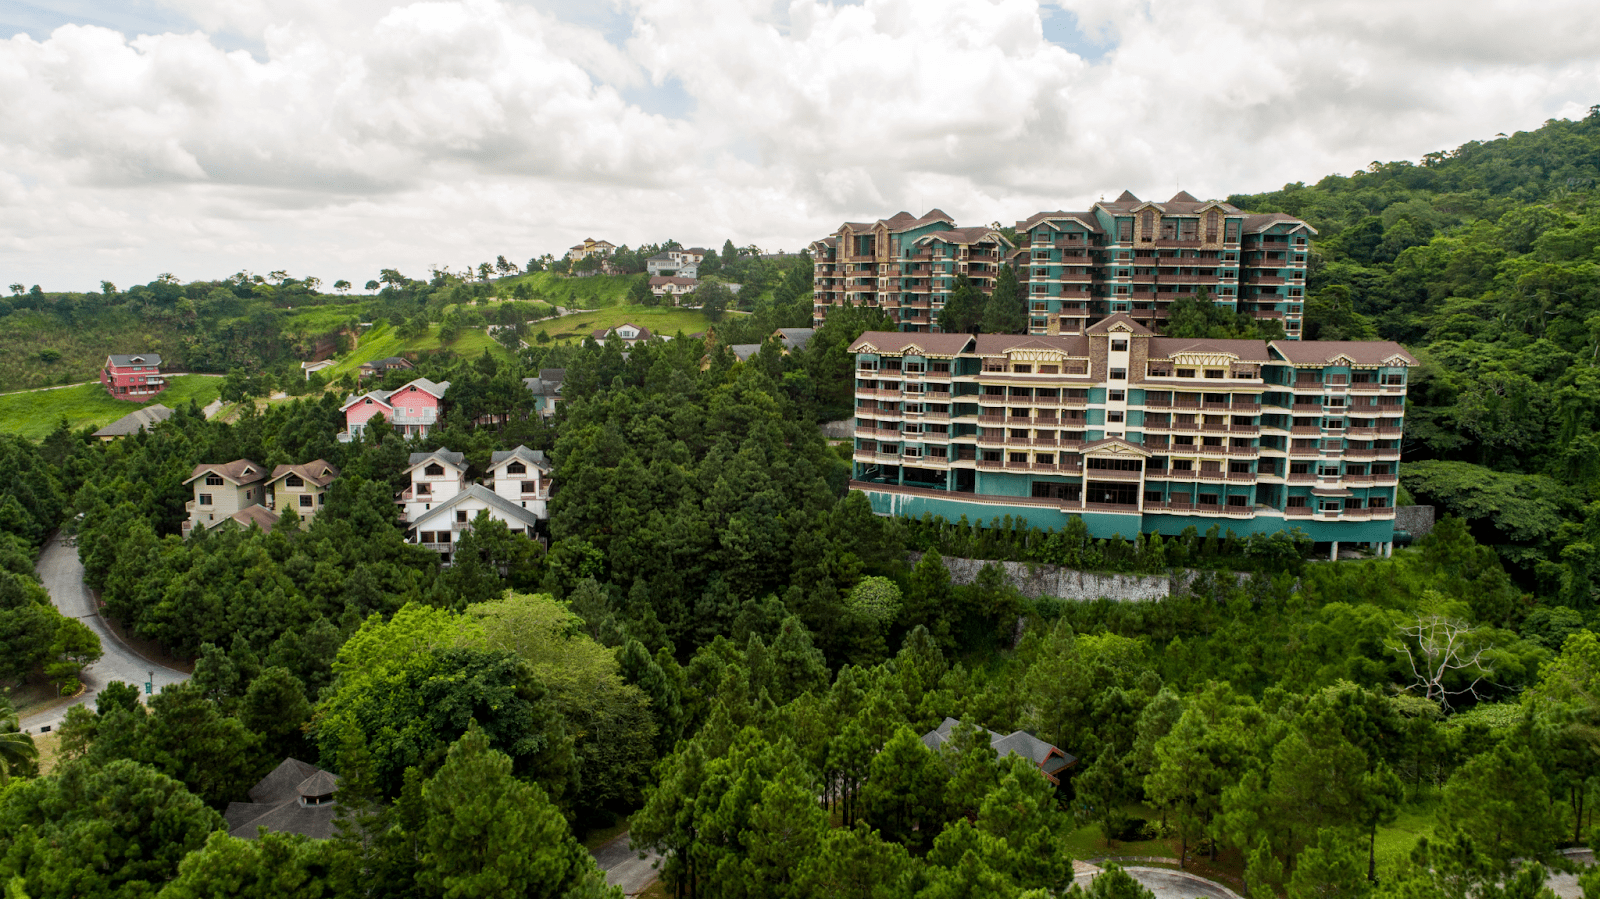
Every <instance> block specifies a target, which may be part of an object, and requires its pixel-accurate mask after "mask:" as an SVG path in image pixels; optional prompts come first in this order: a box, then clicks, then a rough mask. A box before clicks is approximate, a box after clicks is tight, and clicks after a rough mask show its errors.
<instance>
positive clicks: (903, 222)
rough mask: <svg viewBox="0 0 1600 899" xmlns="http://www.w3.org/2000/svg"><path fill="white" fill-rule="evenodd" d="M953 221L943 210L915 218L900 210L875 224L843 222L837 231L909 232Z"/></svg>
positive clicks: (932, 210) (934, 210) (953, 222)
mask: <svg viewBox="0 0 1600 899" xmlns="http://www.w3.org/2000/svg"><path fill="white" fill-rule="evenodd" d="M955 221H956V220H955V219H953V218H951V217H950V216H949V214H947V213H946V212H945V211H944V210H943V209H930V210H928V211H927V212H926V213H925V214H923V215H921V216H915V215H912V214H911V213H909V212H905V211H904V210H902V211H900V212H897V213H895V214H894V215H891V216H889V217H888V218H886V219H878V220H877V221H875V222H845V223H844V224H843V225H840V226H839V230H840V231H843V230H844V229H845V228H849V229H850V230H851V231H871V230H872V229H874V228H876V227H878V226H879V225H882V226H884V227H885V228H887V229H889V230H890V231H910V230H911V229H912V228H920V227H922V226H923V225H930V224H932V223H934V222H949V223H950V224H952V225H954V224H955Z"/></svg>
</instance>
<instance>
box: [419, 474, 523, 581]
mask: <svg viewBox="0 0 1600 899" xmlns="http://www.w3.org/2000/svg"><path fill="white" fill-rule="evenodd" d="M484 511H487V512H488V513H489V517H490V518H491V519H493V520H495V521H499V522H502V523H504V524H505V525H506V527H508V528H510V529H511V533H513V534H524V535H526V536H528V537H532V536H534V533H535V531H536V529H537V527H538V524H539V516H537V515H535V514H533V510H532V509H524V508H522V507H521V506H519V505H517V504H516V503H514V502H512V501H511V500H508V499H505V498H504V497H502V496H500V495H498V494H496V493H495V492H494V491H493V490H490V489H489V488H488V487H485V486H483V485H482V484H468V485H467V486H466V488H465V489H463V490H462V491H461V492H460V493H458V494H456V495H455V496H454V497H452V498H451V499H450V500H449V501H448V502H443V503H438V504H436V505H434V506H433V508H431V509H428V510H427V511H425V512H423V513H422V514H421V515H419V516H418V517H417V519H416V520H415V521H413V522H411V523H410V525H411V527H410V529H409V533H408V535H407V538H408V539H409V540H410V541H411V542H412V543H419V544H421V545H423V546H426V547H428V548H429V549H431V550H433V551H434V552H437V553H438V554H439V561H440V562H441V563H442V564H445V565H449V564H450V559H451V555H452V554H453V553H454V552H455V544H457V543H459V542H460V541H461V535H462V534H464V533H466V532H467V531H470V530H472V520H473V519H474V518H477V517H478V513H479V512H484Z"/></svg>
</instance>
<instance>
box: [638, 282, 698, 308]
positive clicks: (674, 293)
mask: <svg viewBox="0 0 1600 899" xmlns="http://www.w3.org/2000/svg"><path fill="white" fill-rule="evenodd" d="M699 286H700V282H699V281H697V280H695V279H694V278H692V277H679V276H677V275H651V276H650V292H651V293H653V294H655V295H656V296H657V297H660V298H661V299H664V300H671V301H672V305H674V306H676V305H677V304H678V299H679V298H680V297H686V296H688V295H690V294H692V293H694V291H695V288H697V287H699Z"/></svg>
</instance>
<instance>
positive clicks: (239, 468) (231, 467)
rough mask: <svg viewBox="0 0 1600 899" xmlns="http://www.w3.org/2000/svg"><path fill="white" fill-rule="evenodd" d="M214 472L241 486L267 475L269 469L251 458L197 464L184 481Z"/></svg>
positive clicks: (187, 481)
mask: <svg viewBox="0 0 1600 899" xmlns="http://www.w3.org/2000/svg"><path fill="white" fill-rule="evenodd" d="M213 472H214V473H216V474H219V475H221V476H222V477H224V478H227V479H228V480H230V481H232V482H233V483H235V484H238V485H240V486H244V485H245V484H254V483H255V482H257V481H260V480H263V479H265V478H266V476H267V469H266V468H265V467H264V466H261V465H257V464H256V463H254V462H251V461H250V460H249V459H235V460H233V461H232V462H228V463H226V464H224V465H215V464H213V465H196V466H195V467H194V471H192V472H190V473H189V476H188V477H187V478H185V479H184V481H183V482H184V483H185V484H187V483H189V482H190V481H192V480H194V479H195V478H198V477H200V476H201V475H205V474H211V473H213Z"/></svg>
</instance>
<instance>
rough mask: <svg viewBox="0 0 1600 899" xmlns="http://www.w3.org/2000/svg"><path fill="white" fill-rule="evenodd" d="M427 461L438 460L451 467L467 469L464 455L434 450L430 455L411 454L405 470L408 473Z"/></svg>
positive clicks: (465, 455) (445, 450)
mask: <svg viewBox="0 0 1600 899" xmlns="http://www.w3.org/2000/svg"><path fill="white" fill-rule="evenodd" d="M429 459H438V460H439V461H441V462H448V463H450V464H451V465H454V466H455V467H457V468H460V469H463V470H464V469H466V467H467V454H466V453H452V452H450V451H449V450H447V449H439V450H434V451H433V452H431V453H412V454H411V457H410V461H409V463H408V464H407V467H406V470H407V471H410V470H411V469H413V468H416V467H417V466H418V465H421V464H422V463H424V462H426V461H428V460H429Z"/></svg>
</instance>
